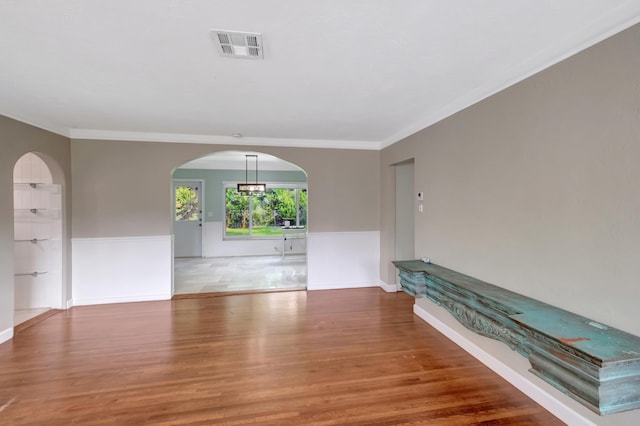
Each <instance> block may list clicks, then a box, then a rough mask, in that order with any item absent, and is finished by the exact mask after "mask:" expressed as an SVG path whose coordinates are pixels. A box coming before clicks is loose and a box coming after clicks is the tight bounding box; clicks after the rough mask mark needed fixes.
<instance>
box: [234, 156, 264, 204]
mask: <svg viewBox="0 0 640 426" xmlns="http://www.w3.org/2000/svg"><path fill="white" fill-rule="evenodd" d="M244 157H245V159H244V163H245V169H244V183H238V192H239V193H240V194H242V195H254V194H264V193H265V192H266V191H267V185H266V184H264V183H258V156H257V155H256V154H246V155H245V156H244ZM249 157H253V158H255V160H256V169H255V173H256V174H255V177H256V179H255V182H254V183H249Z"/></svg>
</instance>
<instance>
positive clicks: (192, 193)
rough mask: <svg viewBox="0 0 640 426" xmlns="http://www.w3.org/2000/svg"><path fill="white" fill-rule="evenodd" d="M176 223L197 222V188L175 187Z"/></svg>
mask: <svg viewBox="0 0 640 426" xmlns="http://www.w3.org/2000/svg"><path fill="white" fill-rule="evenodd" d="M175 188H176V222H181V221H190V220H198V218H199V216H198V213H199V210H198V209H199V207H198V188H194V187H191V186H180V185H178V186H176V187H175Z"/></svg>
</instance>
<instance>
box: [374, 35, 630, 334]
mask: <svg viewBox="0 0 640 426" xmlns="http://www.w3.org/2000/svg"><path fill="white" fill-rule="evenodd" d="M638 46H640V26H635V27H632V28H631V29H629V30H627V31H624V32H623V33H620V34H618V35H616V36H614V37H612V38H610V39H608V40H605V41H604V42H602V43H600V44H598V45H596V46H594V47H592V48H590V49H588V50H586V51H584V52H582V53H580V54H577V55H575V56H573V57H571V58H569V59H568V60H565V61H563V62H561V63H559V64H557V65H555V66H553V67H551V68H549V69H547V70H545V71H543V72H541V73H539V74H537V75H535V76H533V77H531V78H529V79H527V80H525V81H523V82H521V83H519V84H517V85H515V86H513V87H511V88H509V89H507V90H505V91H503V92H500V93H498V94H496V95H494V96H492V97H490V98H488V99H486V100H484V101H483V102H480V103H478V104H476V105H474V106H472V107H470V108H468V109H466V110H464V111H462V112H460V113H458V114H455V115H454V116H451V117H450V118H448V119H446V120H443V121H441V122H439V123H437V124H435V125H433V126H431V127H429V128H427V129H424V130H423V131H420V132H418V133H416V134H414V135H412V136H411V137H408V138H406V139H405V140H403V141H400V142H398V143H396V144H394V145H392V146H390V147H388V148H386V149H384V150H383V152H382V157H381V173H382V174H381V176H382V180H381V188H382V195H381V204H380V209H381V232H382V236H381V244H382V247H381V253H382V259H381V276H382V279H383V280H385V281H386V282H389V283H390V282H393V275H394V273H395V272H394V271H393V267H392V265H391V264H390V260H392V259H393V256H394V253H393V239H394V235H393V212H392V209H393V200H394V198H393V197H394V194H393V191H394V189H393V185H392V182H393V176H392V172H393V168H392V167H391V166H390V165H391V164H393V163H397V162H399V161H403V160H406V159H409V158H414V159H415V185H416V188H415V189H416V191H424V194H425V195H424V197H425V202H424V205H425V211H424V213H422V214H420V213H416V220H415V230H416V247H415V248H416V255H419V254H420V253H424V254H425V255H426V256H430V257H431V259H432V260H433V261H434V262H435V263H438V264H441V265H444V266H446V267H449V268H452V269H454V270H457V271H460V272H463V273H466V274H468V275H471V276H474V277H476V278H479V279H482V280H485V281H488V282H491V283H494V284H497V285H499V286H501V287H504V288H508V289H511V290H514V291H516V292H519V293H522V294H525V295H528V296H531V297H533V298H535V299H539V300H542V301H544V302H548V303H550V304H552V305H556V306H559V307H562V308H565V309H567V310H569V311H572V312H575V313H578V314H582V315H584V316H587V317H590V318H593V319H595V320H597V321H600V322H603V323H606V324H609V325H612V326H614V327H617V328H620V329H623V330H626V331H628V332H631V333H633V334H636V335H640V311H639V310H638V301H639V300H640V285H638V277H640V259H639V257H638V253H639V247H640V195H639V194H640V192H639V190H638V188H639V187H640V166H639V164H638V162H639V161H640V83H639V82H640V49H638ZM421 303H423V302H421Z"/></svg>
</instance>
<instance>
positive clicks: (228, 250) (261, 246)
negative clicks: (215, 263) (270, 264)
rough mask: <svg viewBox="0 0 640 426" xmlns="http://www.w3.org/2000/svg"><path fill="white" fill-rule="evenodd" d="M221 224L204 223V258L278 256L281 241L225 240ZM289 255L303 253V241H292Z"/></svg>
mask: <svg viewBox="0 0 640 426" xmlns="http://www.w3.org/2000/svg"><path fill="white" fill-rule="evenodd" d="M223 230H224V228H223V223H222V222H205V223H204V232H203V241H202V255H203V256H204V257H226V256H269V255H277V254H279V253H278V251H277V250H276V247H278V248H280V249H281V248H282V239H280V238H278V239H271V238H269V239H257V238H256V239H253V240H225V239H224V238H223ZM290 242H291V243H292V244H293V251H292V252H291V253H304V252H305V241H304V240H302V239H298V240H295V239H292V240H291V241H290Z"/></svg>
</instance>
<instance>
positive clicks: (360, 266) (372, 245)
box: [307, 231, 380, 290]
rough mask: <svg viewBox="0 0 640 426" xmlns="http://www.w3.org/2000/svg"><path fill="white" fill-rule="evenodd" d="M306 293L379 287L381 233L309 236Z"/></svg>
mask: <svg viewBox="0 0 640 426" xmlns="http://www.w3.org/2000/svg"><path fill="white" fill-rule="evenodd" d="M307 268H308V269H307V289H309V290H325V289H339V288H355V287H378V286H380V278H379V277H380V232H379V231H366V232H317V233H316V232H313V233H312V232H310V233H309V234H308V235H307Z"/></svg>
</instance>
